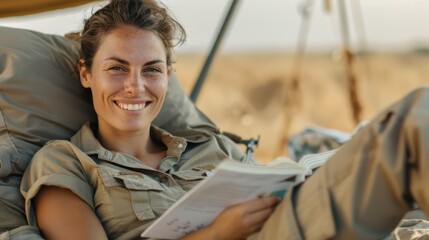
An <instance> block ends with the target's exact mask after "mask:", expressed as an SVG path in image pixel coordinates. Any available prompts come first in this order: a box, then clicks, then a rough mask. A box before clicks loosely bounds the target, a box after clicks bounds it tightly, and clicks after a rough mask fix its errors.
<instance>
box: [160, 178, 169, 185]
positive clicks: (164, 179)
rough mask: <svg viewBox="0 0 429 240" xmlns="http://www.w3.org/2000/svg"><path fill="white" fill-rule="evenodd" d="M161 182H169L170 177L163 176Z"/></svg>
mask: <svg viewBox="0 0 429 240" xmlns="http://www.w3.org/2000/svg"><path fill="white" fill-rule="evenodd" d="M160 180H161V183H163V184H167V183H168V178H167V177H161V179H160Z"/></svg>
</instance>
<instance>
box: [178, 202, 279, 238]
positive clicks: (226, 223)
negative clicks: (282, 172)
mask: <svg viewBox="0 0 429 240" xmlns="http://www.w3.org/2000/svg"><path fill="white" fill-rule="evenodd" d="M279 202H280V199H279V198H278V197H264V198H258V199H254V200H250V201H248V202H244V203H240V204H237V205H234V206H232V207H229V208H227V209H225V210H224V211H223V212H222V213H221V214H220V215H219V216H218V217H217V218H216V219H215V221H214V222H213V223H212V224H211V225H209V226H207V227H206V228H203V229H201V230H199V231H196V232H193V233H191V234H189V235H188V236H186V237H184V238H182V240H194V239H207V240H210V239H216V240H227V239H228V240H229V239H231V240H233V239H246V238H247V237H248V236H250V235H252V234H253V233H256V232H258V231H259V230H260V229H261V228H262V226H263V225H264V223H265V221H266V220H267V219H268V217H269V216H270V215H271V213H273V211H274V208H275V207H276V206H277V204H278V203H279Z"/></svg>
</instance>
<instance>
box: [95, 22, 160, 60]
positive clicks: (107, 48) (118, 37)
mask: <svg viewBox="0 0 429 240" xmlns="http://www.w3.org/2000/svg"><path fill="white" fill-rule="evenodd" d="M97 55H99V56H100V57H102V58H104V57H106V55H107V56H110V55H115V56H118V57H127V58H144V57H150V58H161V59H165V58H166V51H165V47H164V45H163V42H162V41H161V39H160V38H159V37H158V36H157V35H156V34H155V33H153V32H152V31H149V30H145V29H140V28H137V27H133V26H121V27H117V28H115V29H113V30H112V31H110V32H109V33H107V34H106V35H105V36H104V37H103V39H102V40H101V41H100V46H99V48H98V51H97V54H96V57H97Z"/></svg>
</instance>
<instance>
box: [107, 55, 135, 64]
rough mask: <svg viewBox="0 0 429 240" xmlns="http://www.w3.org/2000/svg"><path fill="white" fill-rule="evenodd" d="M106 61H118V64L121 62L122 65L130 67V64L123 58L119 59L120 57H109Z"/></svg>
mask: <svg viewBox="0 0 429 240" xmlns="http://www.w3.org/2000/svg"><path fill="white" fill-rule="evenodd" d="M104 60H105V61H107V60H113V61H117V62H120V63H122V64H126V65H129V64H130V63H129V62H128V61H127V60H125V59H122V58H119V57H114V56H113V57H108V58H106V59H104Z"/></svg>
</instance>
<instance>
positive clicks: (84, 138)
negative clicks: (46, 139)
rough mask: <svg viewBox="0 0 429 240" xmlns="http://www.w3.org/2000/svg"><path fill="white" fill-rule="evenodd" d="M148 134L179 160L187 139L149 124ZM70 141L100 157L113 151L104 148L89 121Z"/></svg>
mask: <svg viewBox="0 0 429 240" xmlns="http://www.w3.org/2000/svg"><path fill="white" fill-rule="evenodd" d="M150 135H151V137H152V139H153V140H155V141H160V142H162V143H163V144H164V145H165V146H166V147H167V157H173V158H175V159H177V160H179V158H180V156H181V154H182V153H183V151H184V150H185V149H186V146H187V141H186V139H185V138H182V137H176V136H173V135H172V134H170V133H169V132H167V131H165V130H163V129H161V128H158V127H156V126H151V128H150ZM71 142H72V143H73V144H75V145H76V146H77V147H79V148H80V149H81V150H82V151H83V152H84V153H86V154H87V155H93V154H97V155H99V157H100V158H102V159H105V160H111V159H112V158H113V156H114V153H113V152H112V151H110V150H108V149H106V148H104V147H103V146H102V145H101V143H100V142H99V141H98V139H97V138H96V137H95V135H94V133H93V131H92V130H91V126H90V123H89V122H88V123H86V124H84V125H83V126H82V128H81V129H80V130H79V131H78V132H77V133H76V134H75V135H74V136H73V137H72V138H71Z"/></svg>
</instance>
